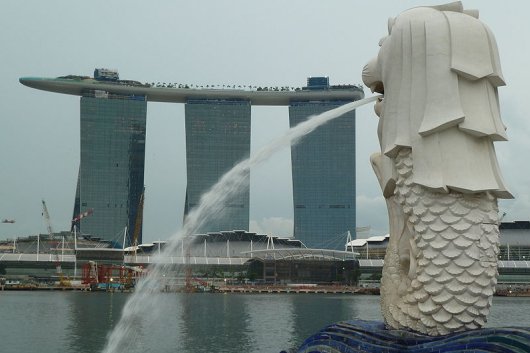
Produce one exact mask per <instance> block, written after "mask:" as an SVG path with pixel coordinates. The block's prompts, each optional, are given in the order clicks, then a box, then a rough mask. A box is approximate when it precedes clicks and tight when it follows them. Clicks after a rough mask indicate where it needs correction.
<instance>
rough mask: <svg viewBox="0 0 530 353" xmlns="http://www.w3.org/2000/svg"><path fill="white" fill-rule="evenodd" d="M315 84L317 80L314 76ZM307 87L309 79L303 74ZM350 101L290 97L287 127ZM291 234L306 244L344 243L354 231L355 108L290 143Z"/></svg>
mask: <svg viewBox="0 0 530 353" xmlns="http://www.w3.org/2000/svg"><path fill="white" fill-rule="evenodd" d="M318 84H319V87H318V89H326V87H320V86H321V85H322V82H318ZM308 88H309V89H315V87H311V81H309V80H308ZM346 103H349V101H334V100H329V101H328V100H322V101H292V102H291V105H290V106H289V125H290V126H291V127H293V126H296V125H297V124H299V123H301V122H303V121H305V120H306V119H307V118H308V117H309V116H311V115H317V114H320V113H322V112H325V111H328V110H331V109H333V108H336V107H339V106H341V105H343V104H346ZM291 165H292V180H293V204H294V237H295V238H296V239H299V240H301V241H302V242H303V243H304V244H305V245H306V246H307V247H311V248H325V249H337V250H339V249H344V245H345V243H346V237H347V232H348V231H350V232H351V234H352V235H353V236H355V225H356V222H355V111H351V112H349V113H346V114H344V115H343V116H341V117H339V118H336V119H334V120H332V121H330V122H328V123H327V124H325V125H323V126H320V127H319V128H317V129H316V130H314V131H312V132H311V133H310V134H308V135H307V136H305V137H304V138H303V139H302V140H301V141H300V142H298V143H297V144H295V145H293V146H291Z"/></svg>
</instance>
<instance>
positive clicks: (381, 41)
mask: <svg viewBox="0 0 530 353" xmlns="http://www.w3.org/2000/svg"><path fill="white" fill-rule="evenodd" d="M387 38H388V37H383V38H381V39H379V46H382V45H383V43H384V42H385V39H387Z"/></svg>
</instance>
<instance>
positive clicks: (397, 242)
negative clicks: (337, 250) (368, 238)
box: [363, 2, 512, 335]
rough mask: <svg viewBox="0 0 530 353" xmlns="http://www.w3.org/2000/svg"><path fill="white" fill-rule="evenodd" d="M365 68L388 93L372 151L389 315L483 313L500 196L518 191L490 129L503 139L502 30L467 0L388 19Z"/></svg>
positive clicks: (441, 323) (445, 329) (428, 319)
mask: <svg viewBox="0 0 530 353" xmlns="http://www.w3.org/2000/svg"><path fill="white" fill-rule="evenodd" d="M388 26H389V35H388V36H387V37H385V38H383V39H382V40H381V42H380V46H381V48H380V50H379V54H378V56H377V57H376V58H375V59H373V60H371V61H370V62H369V63H368V64H367V65H366V66H365V68H364V70H363V81H364V83H365V84H366V85H367V86H368V87H370V88H371V89H372V91H375V92H379V93H384V99H383V100H382V101H381V102H378V103H377V104H376V107H375V111H376V114H377V115H378V116H379V117H380V120H379V126H378V132H377V133H378V137H379V141H380V145H381V153H376V154H374V155H372V157H371V161H372V165H373V167H374V171H375V172H376V175H377V177H378V179H379V182H380V184H381V188H382V190H383V195H384V196H385V198H386V200H387V206H388V212H389V218H390V241H389V246H388V248H387V255H386V258H385V264H384V269H383V279H382V284H381V301H382V311H383V316H384V318H385V321H386V322H387V324H389V325H390V326H392V327H394V328H409V329H412V330H416V331H419V332H423V333H426V334H430V335H442V334H447V333H450V332H455V331H462V330H467V329H474V328H479V327H481V326H482V325H484V323H485V321H486V317H487V314H488V313H489V307H490V305H491V298H492V295H493V292H494V287H495V284H496V278H497V255H498V251H499V250H498V235H499V230H498V225H497V223H498V215H497V214H498V209H497V198H511V197H512V195H511V194H510V193H509V191H508V190H507V188H506V186H505V185H504V182H503V180H502V176H501V172H500V170H499V166H498V162H497V158H496V155H495V149H494V146H493V142H494V141H505V140H507V136H506V132H505V130H506V128H505V126H504V124H503V123H502V121H501V118H500V110H499V99H498V94H497V87H498V86H501V85H504V78H503V76H502V72H501V68H500V60H499V55H498V52H497V45H496V42H495V38H494V37H493V34H492V33H491V31H490V30H489V29H488V28H487V27H486V25H484V24H483V23H482V22H481V21H480V20H479V19H478V11H474V10H471V11H464V10H463V7H462V4H461V3H460V2H456V3H451V4H447V5H440V6H434V7H418V8H414V9H410V10H408V11H405V12H403V13H402V14H400V15H399V16H398V17H396V18H393V19H390V20H389V21H388Z"/></svg>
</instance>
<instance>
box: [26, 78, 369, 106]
mask: <svg viewBox="0 0 530 353" xmlns="http://www.w3.org/2000/svg"><path fill="white" fill-rule="evenodd" d="M19 81H20V83H22V84H23V85H25V86H28V87H31V88H36V89H40V90H43V91H50V92H56V93H63V94H71V95H77V96H81V95H83V94H84V93H85V92H87V91H91V90H100V91H105V92H109V93H114V94H122V95H141V96H146V97H147V101H150V102H167V103H186V101H188V100H190V99H212V100H219V99H226V100H248V101H250V103H251V104H252V105H289V104H290V103H291V102H293V101H322V100H344V101H355V100H359V99H362V98H363V97H364V93H363V90H362V88H361V87H359V86H355V85H348V86H331V87H330V88H329V89H325V90H309V89H307V90H306V89H300V90H294V91H292V90H283V91H282V90H243V89H233V88H228V89H227V88H201V89H196V88H176V87H159V86H158V87H156V86H155V87H153V86H152V85H149V84H140V83H137V84H128V83H127V81H116V82H110V81H99V80H94V79H91V78H84V79H80V78H73V79H71V78H42V77H22V78H20V79H19ZM129 82H131V81H129Z"/></svg>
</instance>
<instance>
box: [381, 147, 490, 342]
mask: <svg viewBox="0 0 530 353" xmlns="http://www.w3.org/2000/svg"><path fill="white" fill-rule="evenodd" d="M395 164H396V170H397V174H398V178H397V181H396V189H395V194H394V200H393V201H392V202H394V205H395V207H396V208H401V209H400V211H399V212H401V215H402V216H403V217H404V223H403V224H402V225H400V226H397V227H394V229H396V228H397V229H398V230H399V231H400V233H399V234H391V240H390V243H389V246H388V249H387V253H386V257H385V264H384V269H383V278H382V284H381V296H382V299H381V302H382V311H383V317H384V318H385V321H386V322H387V324H388V325H390V326H391V327H394V328H396V329H402V328H408V329H412V330H414V331H417V332H421V333H424V334H427V335H431V336H438V335H446V334H448V333H452V332H459V331H465V330H472V329H477V328H480V327H482V326H483V325H484V323H485V322H486V317H487V315H488V314H489V310H490V306H491V301H492V297H493V293H494V290H495V285H496V283H497V275H498V272H497V256H498V253H499V245H498V244H499V229H498V223H497V222H498V207H497V199H496V198H495V197H494V196H492V195H491V194H490V193H487V192H483V193H476V194H462V193H459V192H454V191H451V192H450V193H436V192H432V191H429V190H428V189H427V188H425V187H423V186H420V185H417V184H414V182H413V168H412V167H413V160H412V156H411V150H410V149H402V150H401V151H400V152H399V154H398V155H397V157H396V159H395ZM391 229H392V225H391ZM401 237H405V238H404V239H406V240H408V241H403V239H400V238H401ZM403 244H405V246H403ZM404 248H405V254H406V255H408V261H404V260H403V258H404V257H403V253H404V250H403V249H404ZM407 252H408V254H407ZM405 257H406V256H405Z"/></svg>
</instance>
